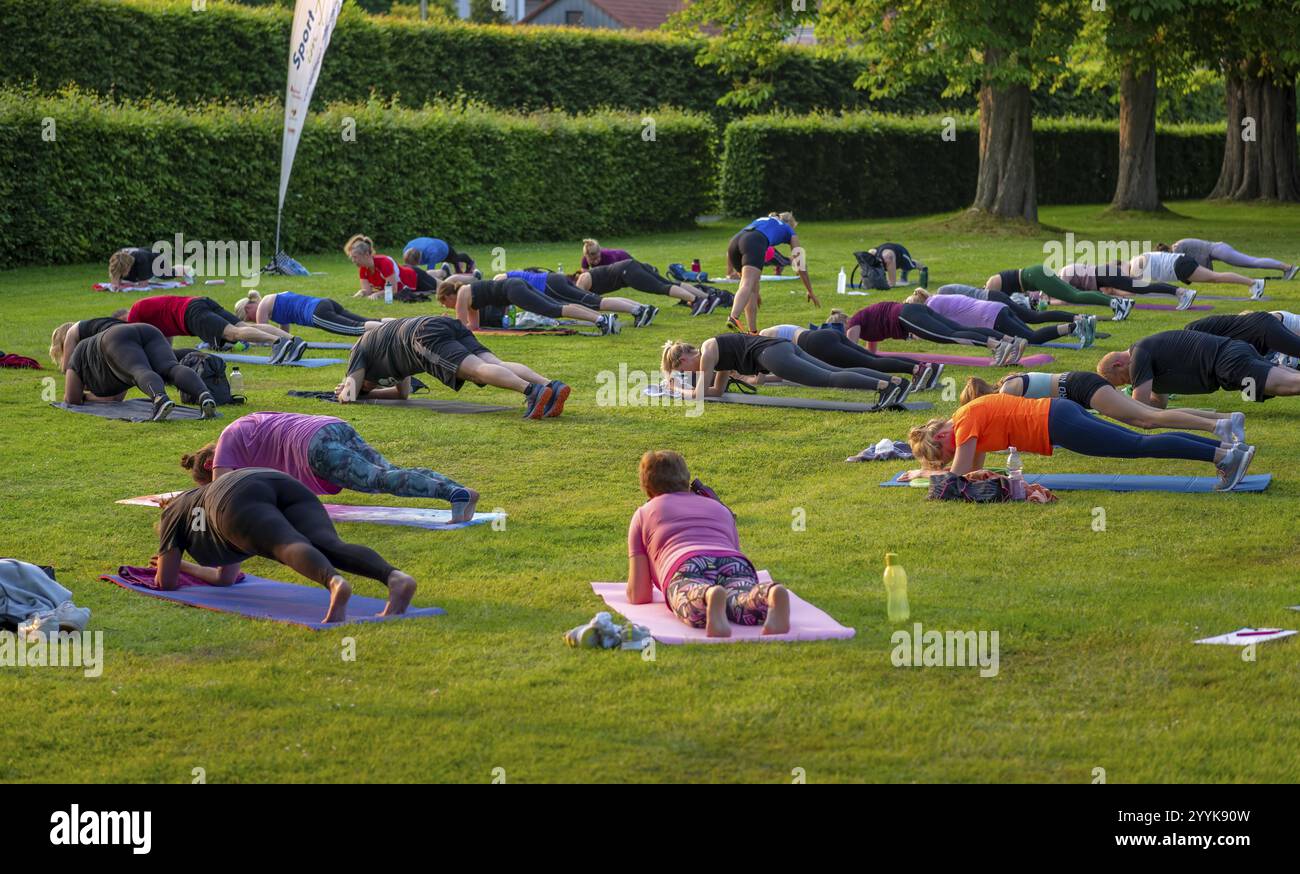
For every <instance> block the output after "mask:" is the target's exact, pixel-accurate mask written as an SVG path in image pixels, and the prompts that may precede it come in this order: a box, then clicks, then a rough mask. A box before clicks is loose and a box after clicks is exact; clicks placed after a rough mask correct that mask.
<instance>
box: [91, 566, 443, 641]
mask: <svg viewBox="0 0 1300 874" xmlns="http://www.w3.org/2000/svg"><path fill="white" fill-rule="evenodd" d="M100 579H101V580H108V581H109V582H110V583H114V584H116V585H119V586H121V587H122V588H124V589H126V590H127V591H130V592H139V593H140V594H141V595H148V596H149V597H151V598H160V599H161V600H164V601H173V602H175V603H177V604H185V605H187V606H189V607H202V608H204V609H205V610H215V611H217V612H218V613H234V614H235V615H237V616H246V617H247V618H249V619H269V620H270V621H272V622H283V623H285V624H287V625H297V626H299V627H301V628H310V629H312V630H313V631H324V630H326V629H328V628H338V627H339V626H341V625H357V624H360V623H363V622H388V621H390V620H393V619H416V618H424V617H428V616H442V615H444V614H445V613H446V612H447V611H446V610H443V609H442V608H441V607H409V608H407V611H406V612H405V613H403V614H401V615H399V616H379V615H377V614H378V613H379V612H380V611H382V610H383V609H384V602H383V601H381V600H379V599H378V598H367V597H366V596H364V595H358V594H356V593H353V595H352V597H351V598H350V599H349V600H348V610H347V618H346V619H344V620H343V621H342V622H332V623H330V624H328V625H326V624H325V623H323V622H321V621H320V620H321V617H322V616H324V615H325V610H326V609H327V608H328V607H329V601H330V596H329V592H328V591H327V590H326V589H325V587H324V586H317V585H310V586H299V585H295V584H293V583H281V582H278V581H276V580H267V579H263V578H262V577H255V576H253V575H252V574H245V576H244V579H243V580H241V581H240V582H238V583H235V584H234V585H233V586H190V587H187V588H184V589H177V590H175V591H172V592H164V591H162V590H160V589H151V588H149V587H148V586H139V585H135V584H133V583H128V582H127V581H126V580H124V579H123V578H122V577H121V576H119V575H117V574H103V575H102V576H100ZM417 594H418V592H417Z"/></svg>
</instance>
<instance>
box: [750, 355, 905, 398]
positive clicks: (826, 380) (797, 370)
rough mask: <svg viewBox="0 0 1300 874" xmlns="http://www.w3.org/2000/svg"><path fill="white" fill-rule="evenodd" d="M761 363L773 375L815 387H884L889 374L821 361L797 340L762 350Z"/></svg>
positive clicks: (759, 361)
mask: <svg viewBox="0 0 1300 874" xmlns="http://www.w3.org/2000/svg"><path fill="white" fill-rule="evenodd" d="M757 360H758V363H759V364H760V365H761V366H762V368H763V369H764V370H766V371H767V372H768V373H771V374H772V375H773V376H779V377H780V378H781V379H784V380H788V381H790V382H794V383H798V384H799V385H808V386H813V387H814V388H855V389H862V390H863V391H880V382H881V381H882V380H885V381H887V380H888V379H889V377H887V376H885V375H884V374H883V373H875V372H873V371H870V370H865V369H863V368H860V367H854V368H850V369H843V368H839V367H834V366H832V365H830V364H827V363H825V362H824V361H819V360H817V359H816V358H814V357H812V356H811V355H809V354H808V353H807V352H805V351H803V350H802V349H800V348H799V347H798V346H796V345H795V344H793V343H773V344H772V345H771V346H768V347H767V348H766V349H764V350H763V351H761V352H759V353H758V358H757Z"/></svg>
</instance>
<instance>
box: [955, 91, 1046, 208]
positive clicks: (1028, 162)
mask: <svg viewBox="0 0 1300 874" xmlns="http://www.w3.org/2000/svg"><path fill="white" fill-rule="evenodd" d="M971 208H972V209H976V210H980V211H981V212H987V213H991V214H993V215H995V216H999V217H1001V218H1020V219H1026V220H1027V221H1031V222H1037V221H1038V192H1037V189H1036V186H1035V184H1034V127H1033V103H1032V102H1031V100H1030V97H1029V88H1028V87H1027V86H1025V85H1014V86H1012V87H1010V88H995V87H992V86H989V85H985V86H983V87H981V88H980V169H979V183H978V185H977V186H976V188H975V202H974V203H973V204H971Z"/></svg>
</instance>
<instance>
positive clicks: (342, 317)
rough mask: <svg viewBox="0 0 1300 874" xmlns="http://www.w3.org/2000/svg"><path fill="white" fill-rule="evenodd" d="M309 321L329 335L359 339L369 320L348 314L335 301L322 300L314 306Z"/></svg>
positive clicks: (354, 314)
mask: <svg viewBox="0 0 1300 874" xmlns="http://www.w3.org/2000/svg"><path fill="white" fill-rule="evenodd" d="M311 321H312V324H313V325H315V326H316V327H318V328H320V329H321V330H322V331H329V332H330V333H331V334H343V335H345V336H348V337H360V336H361V335H362V334H364V333H365V332H366V322H367V321H369V319H367V318H366V317H365V316H359V315H357V314H356V313H351V312H348V311H347V310H345V309H344V308H343V306H342V305H341V304H339V303H338V302H337V301H333V300H330V299H329V298H322V299H321V301H320V303H318V304H316V309H315V310H314V311H313V313H312V317H311ZM376 321H378V320H377V319H376Z"/></svg>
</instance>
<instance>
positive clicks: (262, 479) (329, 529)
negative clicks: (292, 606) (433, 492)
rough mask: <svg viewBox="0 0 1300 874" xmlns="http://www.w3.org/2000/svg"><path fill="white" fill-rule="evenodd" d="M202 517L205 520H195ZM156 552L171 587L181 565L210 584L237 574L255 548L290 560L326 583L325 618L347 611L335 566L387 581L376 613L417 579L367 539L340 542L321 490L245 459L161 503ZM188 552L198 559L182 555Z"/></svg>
mask: <svg viewBox="0 0 1300 874" xmlns="http://www.w3.org/2000/svg"><path fill="white" fill-rule="evenodd" d="M198 518H202V520H203V524H202V525H196V524H194V522H195V519H198ZM155 527H156V528H157V531H158V537H159V545H158V554H157V555H155V556H154V557H153V558H152V559H151V560H150V562H149V563H150V565H151V566H152V567H153V568H154V579H155V581H156V582H157V583H158V587H159V588H161V589H164V590H171V589H175V588H176V584H177V578H178V575H179V574H180V573H182V572H184V573H187V574H190V575H192V576H196V577H198V578H199V579H201V580H203V581H204V582H206V583H208V584H210V585H213V586H229V585H233V584H234V582H235V581H236V580H237V579H239V565H240V563H242V562H243V561H245V560H246V559H250V558H252V557H254V556H260V557H262V558H269V559H272V560H274V561H278V562H280V564H282V565H285V566H286V567H290V568H293V569H294V570H296V571H297V572H298V573H300V574H302V575H303V576H304V577H306V578H307V579H309V580H314V581H315V582H317V583H320V584H321V585H322V586H324V587H325V588H327V589H329V593H330V603H329V609H328V610H327V611H326V613H325V618H324V619H322V620H321V621H322V622H341V621H342V620H343V619H345V618H347V606H348V599H349V598H350V597H351V596H352V588H351V586H349V585H348V581H347V580H346V579H344V578H343V577H342V576H341V575H340V574H339V571H345V572H347V573H352V574H358V575H360V576H363V577H369V578H370V579H372V580H376V581H378V582H380V583H383V584H384V585H385V586H387V587H388V605H387V606H386V607H385V608H384V611H383V612H382V613H381V614H379V615H381V616H392V615H394V614H397V613H405V612H406V608H407V606H408V605H410V603H411V596H413V595H414V594H415V580H414V579H412V578H411V576H410V575H409V574H405V573H402V572H401V571H399V570H398V569H397V568H395V567H393V566H392V565H391V564H389V563H388V562H386V561H384V559H383V557H381V556H380V555H379V553H377V552H375V551H374V550H373V549H370V548H369V547H366V546H359V545H357V544H355V543H345V542H344V541H343V540H342V539H340V538H339V535H338V532H337V531H335V530H334V523H333V522H331V521H330V517H329V515H328V514H327V513H326V512H325V507H324V506H322V505H321V502H320V498H318V497H316V496H315V495H314V494H312V491H311V489H309V488H307V487H306V486H305V485H303V484H302V483H300V482H298V481H297V480H296V479H294V478H293V477H291V476H289V475H288V474H287V473H281V472H280V471H278V470H271V469H269V468H264V467H249V468H245V469H243V470H236V471H234V472H232V473H228V474H225V475H224V476H221V477H218V478H217V479H215V480H213V481H212V482H210V483H208V484H207V485H205V486H199V487H198V488H194V489H190V490H189V491H186V492H181V493H180V494H179V495H177V496H176V497H175V498H172V499H171V500H170V501H168V502H167V504H166V505H165V506H164V507H163V512H162V518H161V519H159V521H158V523H157V525H156V526H155ZM187 552H188V553H189V554H190V556H191V557H193V558H194V560H195V561H196V562H198V564H192V563H190V562H187V561H184V560H183V558H182V556H183V555H184V554H185V553H187Z"/></svg>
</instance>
